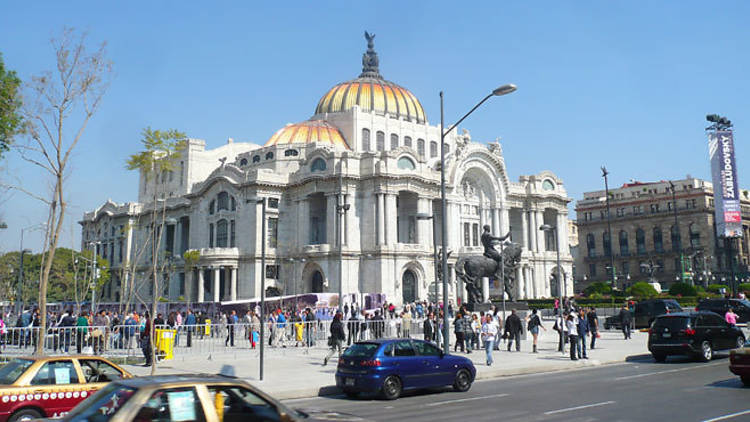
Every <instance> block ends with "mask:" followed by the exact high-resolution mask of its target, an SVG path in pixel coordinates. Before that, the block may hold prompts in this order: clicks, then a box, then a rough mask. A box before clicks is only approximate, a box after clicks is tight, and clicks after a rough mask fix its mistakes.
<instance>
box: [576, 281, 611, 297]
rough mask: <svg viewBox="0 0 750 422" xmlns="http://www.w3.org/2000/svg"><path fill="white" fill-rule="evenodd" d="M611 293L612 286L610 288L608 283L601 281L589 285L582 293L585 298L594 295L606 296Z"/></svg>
mask: <svg viewBox="0 0 750 422" xmlns="http://www.w3.org/2000/svg"><path fill="white" fill-rule="evenodd" d="M611 292H612V286H610V285H609V283H604V282H601V281H597V282H596V283H591V284H590V285H589V286H588V287H586V288H585V289H584V290H583V293H584V294H586V296H590V295H592V294H594V293H598V294H600V295H603V294H608V293H611Z"/></svg>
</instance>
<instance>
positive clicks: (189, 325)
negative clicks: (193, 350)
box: [185, 309, 197, 347]
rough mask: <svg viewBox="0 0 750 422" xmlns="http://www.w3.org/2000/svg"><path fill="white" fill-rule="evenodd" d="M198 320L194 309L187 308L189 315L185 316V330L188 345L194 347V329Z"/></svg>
mask: <svg viewBox="0 0 750 422" xmlns="http://www.w3.org/2000/svg"><path fill="white" fill-rule="evenodd" d="M196 322H197V320H196V319H195V315H194V314H193V311H191V310H190V309H188V310H187V316H186V317H185V330H186V331H187V347H193V331H194V330H195V324H196Z"/></svg>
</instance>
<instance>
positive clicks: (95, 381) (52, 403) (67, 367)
mask: <svg viewBox="0 0 750 422" xmlns="http://www.w3.org/2000/svg"><path fill="white" fill-rule="evenodd" d="M124 378H132V375H131V374H130V373H128V372H127V371H126V370H124V369H122V368H120V367H119V366H117V365H116V364H114V363H112V362H110V361H108V360H107V359H104V358H101V357H98V356H54V357H53V356H29V357H20V358H15V359H11V360H10V361H9V362H8V363H6V364H5V365H3V366H2V367H0V422H6V421H8V422H16V421H24V420H31V419H35V418H41V417H59V416H62V415H64V414H65V413H66V412H68V411H69V410H70V409H72V408H74V407H75V406H76V405H77V404H78V403H79V402H81V401H83V400H85V399H86V398H87V397H89V396H90V395H92V394H94V393H95V392H96V391H98V390H99V389H101V388H102V387H104V386H105V385H107V383H109V382H110V381H115V380H119V379H124Z"/></svg>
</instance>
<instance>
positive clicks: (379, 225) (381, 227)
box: [375, 192, 385, 245]
mask: <svg viewBox="0 0 750 422" xmlns="http://www.w3.org/2000/svg"><path fill="white" fill-rule="evenodd" d="M375 195H377V200H378V202H377V204H376V207H375V217H376V219H375V227H376V229H377V232H376V233H377V244H378V245H384V244H385V212H384V211H385V198H384V196H385V195H384V194H383V193H382V192H378V193H376V194H375Z"/></svg>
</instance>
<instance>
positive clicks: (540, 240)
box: [534, 210, 547, 252]
mask: <svg viewBox="0 0 750 422" xmlns="http://www.w3.org/2000/svg"><path fill="white" fill-rule="evenodd" d="M535 213H536V227H534V231H535V232H536V236H537V237H536V239H537V240H536V247H537V251H538V252H544V251H546V250H547V248H546V245H545V242H544V236H545V232H543V231H541V230H539V227H541V226H542V224H544V213H543V212H542V211H541V210H536V211H535Z"/></svg>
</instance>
